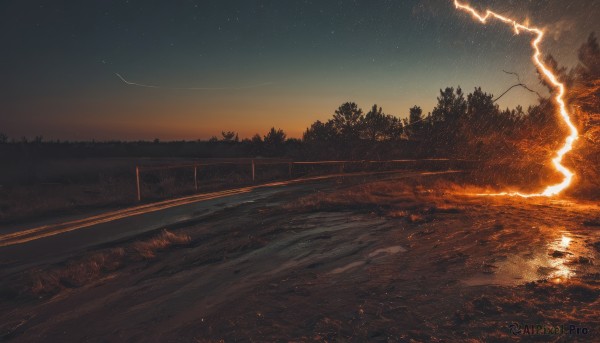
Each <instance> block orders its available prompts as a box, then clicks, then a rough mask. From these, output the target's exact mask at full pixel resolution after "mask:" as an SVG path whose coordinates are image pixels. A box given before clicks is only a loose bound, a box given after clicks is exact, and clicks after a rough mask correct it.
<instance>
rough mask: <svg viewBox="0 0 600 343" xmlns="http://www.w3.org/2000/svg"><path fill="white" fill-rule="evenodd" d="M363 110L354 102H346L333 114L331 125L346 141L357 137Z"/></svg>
mask: <svg viewBox="0 0 600 343" xmlns="http://www.w3.org/2000/svg"><path fill="white" fill-rule="evenodd" d="M362 120H363V111H362V110H361V109H360V108H358V106H357V105H356V103H353V102H346V103H344V104H342V105H341V106H340V107H339V108H338V109H337V110H335V114H334V115H333V127H334V129H335V130H336V131H337V132H338V134H339V135H340V136H341V138H342V140H344V141H346V142H350V141H354V140H356V139H358V138H359V134H360V128H361V123H362Z"/></svg>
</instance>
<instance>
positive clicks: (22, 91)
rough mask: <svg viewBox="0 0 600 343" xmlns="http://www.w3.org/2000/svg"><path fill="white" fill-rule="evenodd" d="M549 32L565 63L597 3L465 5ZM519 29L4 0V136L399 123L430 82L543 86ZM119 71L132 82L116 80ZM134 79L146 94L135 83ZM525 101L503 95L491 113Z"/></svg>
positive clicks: (446, 3)
mask: <svg viewBox="0 0 600 343" xmlns="http://www.w3.org/2000/svg"><path fill="white" fill-rule="evenodd" d="M464 1H465V2H468V3H470V4H471V5H473V6H474V7H477V8H479V9H486V8H490V9H493V10H495V11H497V12H499V13H502V14H505V15H509V16H513V17H514V18H515V19H518V20H520V21H523V22H528V23H531V24H532V25H536V26H539V27H542V28H544V29H545V30H546V32H547V38H546V41H545V42H544V45H543V49H544V51H545V52H549V53H552V54H553V55H554V56H555V57H556V59H557V60H558V61H559V62H560V63H561V64H564V65H570V66H572V65H574V64H575V63H576V55H577V52H576V51H577V48H578V47H579V45H580V44H581V43H582V42H583V41H584V40H585V39H586V38H587V36H588V35H589V34H590V33H591V32H592V31H596V32H597V33H600V21H599V20H597V18H599V17H600V1H597V0H577V1H564V0H538V1H535V0H502V1H501V0H469V1H468V0H464ZM530 39H531V36H527V35H526V34H522V35H518V36H516V35H514V33H513V32H512V31H511V30H510V28H508V27H507V26H505V25H503V24H499V23H491V24H489V25H487V26H484V25H481V24H480V23H478V22H474V21H473V20H472V19H471V18H470V17H469V16H467V15H466V14H464V13H462V12H458V11H456V10H455V9H454V6H453V5H452V1H451V0H393V1H392V0H203V1H201V0H180V1H166V0H164V1H156V0H129V1H106V0H88V1H73V0H47V1H45V0H4V1H2V2H1V3H0V44H1V50H2V52H1V53H0V75H1V79H2V83H1V84H0V87H1V89H0V132H4V133H6V134H7V135H8V136H9V137H13V138H19V137H21V136H27V137H33V136H36V135H42V136H43V137H44V138H46V139H63V140H64V139H70V140H91V139H96V140H109V139H122V140H137V139H153V138H160V139H162V140H180V139H186V140H195V139H207V138H209V137H211V136H213V135H219V134H220V132H221V131H222V130H232V131H237V132H239V133H240V137H249V136H251V135H253V134H254V133H257V132H258V133H261V134H264V133H265V132H266V131H267V130H268V129H269V128H270V127H271V126H275V127H278V128H282V129H284V130H285V131H286V132H287V133H288V135H289V136H291V137H300V136H301V135H302V132H303V131H304V130H305V129H306V127H308V126H309V125H310V124H311V123H312V122H314V121H315V120H317V119H320V120H326V119H328V118H329V117H330V116H331V115H332V113H333V111H334V110H335V109H336V108H337V107H338V106H339V105H340V104H341V103H342V102H345V101H354V102H357V103H358V104H359V105H360V106H361V107H362V108H363V109H368V108H370V106H371V105H372V104H375V103H376V104H378V105H380V106H382V107H383V109H384V111H385V112H386V113H389V114H393V115H396V116H399V117H402V118H404V117H407V115H408V109H409V108H410V107H412V106H414V105H419V106H421V107H422V108H423V109H424V111H425V112H426V113H427V112H428V111H431V109H432V108H433V107H434V106H435V102H436V96H437V95H438V93H439V89H440V88H442V87H446V86H457V85H460V86H461V87H462V88H463V89H464V90H466V91H467V92H469V91H471V90H472V89H473V87H475V86H481V87H483V89H484V90H486V91H488V92H491V93H494V94H497V95H499V94H501V93H502V92H503V91H504V90H506V89H507V88H508V87H510V86H511V85H513V84H515V83H516V81H515V78H514V76H511V75H508V74H505V73H504V72H503V70H507V71H511V72H516V73H519V74H520V75H521V78H522V80H523V81H524V82H525V83H527V84H528V85H529V86H530V87H531V88H534V89H536V90H538V91H539V92H544V88H543V87H542V86H541V85H540V84H539V82H538V80H537V78H536V73H535V69H534V67H533V65H532V63H531V61H530V55H531V50H530V48H529V41H530ZM116 74H119V75H121V77H122V78H123V79H124V80H125V81H127V82H129V83H127V82H125V81H124V80H123V79H121V78H120V77H118V76H117V75H116ZM134 83H135V84H141V85H147V86H152V87H141V86H137V85H134ZM535 101H536V96H535V95H533V94H530V93H528V92H527V91H524V90H515V91H513V92H511V93H510V94H509V95H508V96H506V97H505V98H503V99H502V100H501V101H500V102H499V104H500V105H501V107H503V108H504V107H514V106H516V105H517V104H522V105H524V106H527V105H529V104H532V103H534V102H535Z"/></svg>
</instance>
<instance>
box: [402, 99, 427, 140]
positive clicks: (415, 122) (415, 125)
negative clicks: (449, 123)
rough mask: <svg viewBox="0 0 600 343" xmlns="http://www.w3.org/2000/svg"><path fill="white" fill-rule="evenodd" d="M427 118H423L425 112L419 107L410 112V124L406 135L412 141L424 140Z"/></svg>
mask: <svg viewBox="0 0 600 343" xmlns="http://www.w3.org/2000/svg"><path fill="white" fill-rule="evenodd" d="M424 121H425V118H423V110H422V109H421V107H419V106H413V107H412V108H411V109H410V110H409V114H408V123H407V127H406V131H407V132H406V134H407V135H408V136H409V139H411V140H415V141H416V140H422V139H423V135H424V132H423V131H424V130H423V129H424V127H425V124H426V123H425V122H424Z"/></svg>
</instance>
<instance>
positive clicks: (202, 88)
mask: <svg viewBox="0 0 600 343" xmlns="http://www.w3.org/2000/svg"><path fill="white" fill-rule="evenodd" d="M115 75H117V77H118V78H119V79H121V81H123V83H125V84H126V85H129V86H136V87H144V88H153V89H165V90H175V91H232V90H246V89H254V88H261V87H266V86H270V85H272V84H273V82H264V83H259V84H256V85H250V86H244V87H189V88H173V87H161V86H156V85H145V84H143V83H136V82H131V81H128V80H127V79H125V78H124V77H123V76H121V74H119V73H115Z"/></svg>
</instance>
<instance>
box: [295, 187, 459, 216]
mask: <svg viewBox="0 0 600 343" xmlns="http://www.w3.org/2000/svg"><path fill="white" fill-rule="evenodd" d="M421 182H424V181H423V180H418V181H416V182H415V181H401V182H400V181H393V182H386V181H378V182H373V183H369V184H362V185H357V186H352V187H350V188H345V189H339V190H335V191H332V192H319V193H316V194H311V195H308V196H305V197H302V198H300V199H298V200H296V201H294V202H292V203H288V204H285V205H284V206H283V208H284V209H286V210H291V211H314V210H317V211H319V210H321V211H338V210H359V211H376V212H379V213H382V214H384V215H386V216H387V217H391V218H401V219H406V220H408V221H409V222H413V223H418V222H423V221H426V217H427V216H428V215H431V214H434V213H460V212H463V208H462V207H458V206H455V205H454V202H453V201H452V197H449V196H448V194H447V192H455V188H456V186H454V184H446V183H443V184H442V183H440V182H441V181H433V182H430V183H427V182H425V183H424V185H423V184H421Z"/></svg>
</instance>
